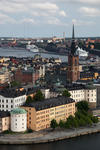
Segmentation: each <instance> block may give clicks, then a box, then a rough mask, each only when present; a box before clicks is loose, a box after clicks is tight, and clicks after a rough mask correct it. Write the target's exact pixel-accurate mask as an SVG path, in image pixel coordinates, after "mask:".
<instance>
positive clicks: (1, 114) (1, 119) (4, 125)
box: [0, 111, 10, 132]
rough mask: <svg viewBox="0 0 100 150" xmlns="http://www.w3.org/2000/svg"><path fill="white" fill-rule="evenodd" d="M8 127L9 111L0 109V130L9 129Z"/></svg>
mask: <svg viewBox="0 0 100 150" xmlns="http://www.w3.org/2000/svg"><path fill="white" fill-rule="evenodd" d="M9 128H10V113H9V112H5V111H0V132H3V131H6V130H9Z"/></svg>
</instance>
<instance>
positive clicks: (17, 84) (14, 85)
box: [10, 81, 21, 87]
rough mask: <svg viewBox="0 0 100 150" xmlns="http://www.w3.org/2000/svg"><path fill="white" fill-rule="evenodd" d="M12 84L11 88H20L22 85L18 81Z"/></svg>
mask: <svg viewBox="0 0 100 150" xmlns="http://www.w3.org/2000/svg"><path fill="white" fill-rule="evenodd" d="M10 84H11V87H18V86H20V85H21V83H20V82H18V81H12V82H11V83H10Z"/></svg>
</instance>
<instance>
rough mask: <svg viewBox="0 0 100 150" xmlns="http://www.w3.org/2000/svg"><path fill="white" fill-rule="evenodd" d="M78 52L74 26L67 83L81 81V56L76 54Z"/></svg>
mask: <svg viewBox="0 0 100 150" xmlns="http://www.w3.org/2000/svg"><path fill="white" fill-rule="evenodd" d="M76 50H77V49H76V44H75V33H74V25H73V33H72V43H71V50H70V52H69V54H68V71H67V81H68V82H69V83H72V82H75V81H77V80H78V79H80V71H79V56H78V55H77V54H76Z"/></svg>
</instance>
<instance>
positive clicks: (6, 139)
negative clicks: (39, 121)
mask: <svg viewBox="0 0 100 150" xmlns="http://www.w3.org/2000/svg"><path fill="white" fill-rule="evenodd" d="M99 132H100V123H98V124H97V125H96V126H92V127H87V128H79V129H70V130H67V129H66V130H65V129H57V130H55V131H39V132H33V133H29V134H7V135H1V136H0V144H39V143H49V142H54V141H59V140H64V139H69V138H74V137H78V136H83V135H88V134H94V133H99Z"/></svg>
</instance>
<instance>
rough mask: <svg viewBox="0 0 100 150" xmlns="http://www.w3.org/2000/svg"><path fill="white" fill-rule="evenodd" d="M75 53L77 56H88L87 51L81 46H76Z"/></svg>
mask: <svg viewBox="0 0 100 150" xmlns="http://www.w3.org/2000/svg"><path fill="white" fill-rule="evenodd" d="M76 53H77V55H79V58H83V59H84V58H87V57H88V52H86V51H85V50H83V49H82V48H80V47H78V48H77V50H76Z"/></svg>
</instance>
